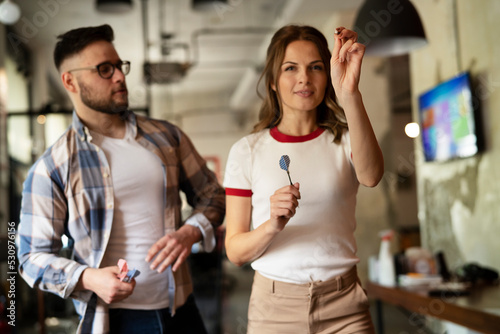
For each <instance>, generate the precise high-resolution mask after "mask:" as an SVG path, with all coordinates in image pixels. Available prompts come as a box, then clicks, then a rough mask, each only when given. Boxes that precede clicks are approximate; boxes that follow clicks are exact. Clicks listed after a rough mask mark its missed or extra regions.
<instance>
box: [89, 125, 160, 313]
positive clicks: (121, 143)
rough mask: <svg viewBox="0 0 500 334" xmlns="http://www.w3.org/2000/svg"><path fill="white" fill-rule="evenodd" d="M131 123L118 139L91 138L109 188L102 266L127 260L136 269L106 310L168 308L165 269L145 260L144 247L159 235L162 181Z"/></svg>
mask: <svg viewBox="0 0 500 334" xmlns="http://www.w3.org/2000/svg"><path fill="white" fill-rule="evenodd" d="M130 127H131V125H130V124H129V123H127V132H126V135H125V137H124V138H123V139H116V138H110V137H105V136H102V135H99V134H96V133H94V132H92V133H91V135H92V142H93V143H95V144H96V145H98V146H99V147H101V149H102V150H103V151H104V153H105V155H106V158H107V160H108V163H109V165H110V170H111V178H112V180H113V191H114V203H115V208H114V213H113V227H112V228H111V235H110V238H109V242H108V245H107V247H106V252H105V253H104V257H103V259H102V262H101V268H102V267H107V266H113V265H117V263H118V260H119V259H121V258H123V259H125V260H127V264H128V267H129V269H132V268H136V269H138V270H139V271H140V272H141V273H140V275H139V276H138V277H136V278H135V280H136V286H135V289H134V292H133V293H132V294H131V295H130V296H129V297H127V298H126V299H124V300H123V301H121V302H118V303H113V304H111V305H110V307H111V308H128V309H145V310H152V309H161V308H165V307H168V306H169V300H168V276H167V275H168V272H167V271H164V272H163V273H161V274H159V273H158V272H157V271H154V270H151V269H150V268H149V263H147V262H146V261H145V258H146V254H147V252H148V250H149V248H150V247H151V246H152V245H153V244H154V243H155V242H156V241H158V239H159V238H160V237H161V236H163V234H164V233H163V231H164V227H163V221H164V219H163V212H164V201H165V199H164V196H165V182H164V171H163V166H162V163H161V161H160V159H159V158H158V157H157V156H155V155H154V154H153V153H151V152H149V151H148V150H147V149H145V148H144V147H142V146H141V145H140V144H139V143H137V142H136V141H135V140H134V138H133V136H132V132H133V130H132V129H131V128H130Z"/></svg>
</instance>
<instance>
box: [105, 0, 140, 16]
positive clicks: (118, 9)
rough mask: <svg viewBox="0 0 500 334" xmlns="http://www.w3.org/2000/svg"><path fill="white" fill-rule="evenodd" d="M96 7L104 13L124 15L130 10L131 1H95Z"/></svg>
mask: <svg viewBox="0 0 500 334" xmlns="http://www.w3.org/2000/svg"><path fill="white" fill-rule="evenodd" d="M96 7H97V10H98V11H100V12H104V13H125V12H128V11H129V10H131V9H132V0H97V2H96Z"/></svg>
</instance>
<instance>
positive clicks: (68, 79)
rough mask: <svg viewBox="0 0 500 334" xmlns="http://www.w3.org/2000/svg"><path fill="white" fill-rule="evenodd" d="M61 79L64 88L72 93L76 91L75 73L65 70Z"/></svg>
mask: <svg viewBox="0 0 500 334" xmlns="http://www.w3.org/2000/svg"><path fill="white" fill-rule="evenodd" d="M61 80H62V83H63V85H64V88H65V89H66V90H67V91H68V92H71V93H76V92H77V91H78V90H77V86H78V84H77V82H76V79H75V77H74V75H73V74H71V73H69V72H63V73H62V74H61Z"/></svg>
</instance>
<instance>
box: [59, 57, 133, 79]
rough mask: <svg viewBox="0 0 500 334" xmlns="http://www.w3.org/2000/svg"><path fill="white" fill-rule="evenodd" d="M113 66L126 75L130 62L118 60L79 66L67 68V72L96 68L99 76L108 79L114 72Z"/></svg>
mask: <svg viewBox="0 0 500 334" xmlns="http://www.w3.org/2000/svg"><path fill="white" fill-rule="evenodd" d="M115 68H117V69H119V70H120V72H122V73H123V75H127V74H128V73H129V72H130V62H129V61H119V62H118V63H116V64H111V63H110V62H105V63H102V64H99V65H96V66H89V67H81V68H75V69H73V70H69V71H68V72H74V71H80V70H97V73H99V76H100V77H101V78H103V79H110V78H111V77H112V76H113V74H115Z"/></svg>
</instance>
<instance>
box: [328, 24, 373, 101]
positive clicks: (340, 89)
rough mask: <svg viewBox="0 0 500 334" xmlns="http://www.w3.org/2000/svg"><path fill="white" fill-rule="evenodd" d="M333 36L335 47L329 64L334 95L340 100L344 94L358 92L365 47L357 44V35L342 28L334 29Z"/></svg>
mask: <svg viewBox="0 0 500 334" xmlns="http://www.w3.org/2000/svg"><path fill="white" fill-rule="evenodd" d="M334 35H335V46H334V47H333V50H332V59H331V62H330V65H331V77H332V84H333V88H334V89H335V93H336V94H337V96H338V97H339V99H341V100H342V97H343V96H344V94H351V93H355V92H357V91H358V84H359V77H360V74H361V62H362V60H363V55H364V54H365V46H364V45H363V44H361V43H357V40H358V34H357V33H356V32H354V31H352V30H349V29H346V28H344V27H339V28H337V29H335V34H334ZM340 102H342V101H340Z"/></svg>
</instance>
